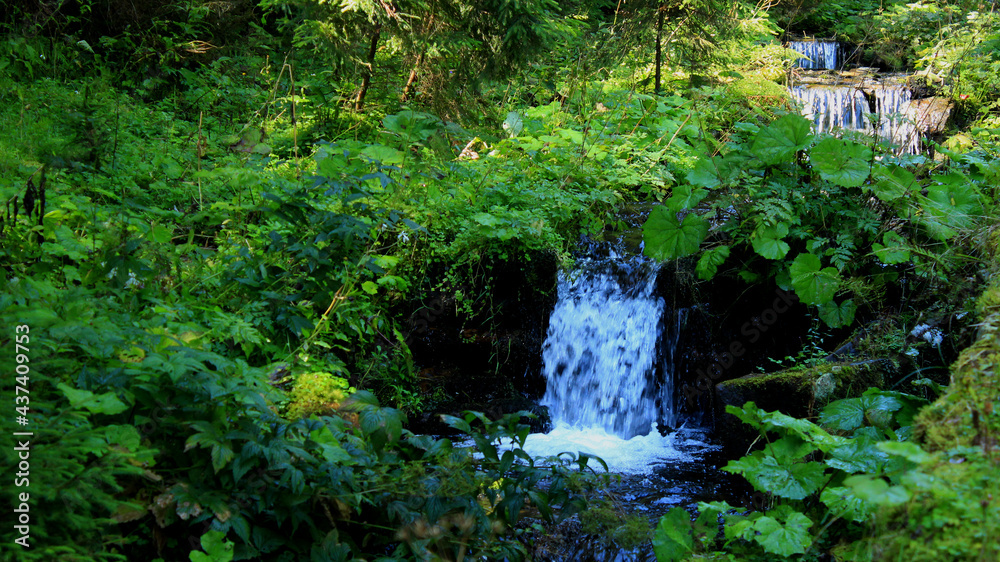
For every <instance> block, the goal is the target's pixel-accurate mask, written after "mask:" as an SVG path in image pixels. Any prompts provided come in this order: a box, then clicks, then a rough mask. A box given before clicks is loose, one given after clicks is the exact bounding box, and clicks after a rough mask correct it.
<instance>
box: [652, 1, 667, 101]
mask: <svg viewBox="0 0 1000 562" xmlns="http://www.w3.org/2000/svg"><path fill="white" fill-rule="evenodd" d="M657 12H659V13H658V14H657V16H656V78H655V79H654V80H653V91H654V92H656V93H660V72H661V70H660V66H661V65H662V64H663V42H662V41H663V16H664V14H665V12H666V10H664V7H663V6H660V8H659V9H658V10H657Z"/></svg>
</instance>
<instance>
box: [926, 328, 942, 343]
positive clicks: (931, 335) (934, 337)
mask: <svg viewBox="0 0 1000 562" xmlns="http://www.w3.org/2000/svg"><path fill="white" fill-rule="evenodd" d="M923 337H924V340H925V341H927V343H929V344H931V345H933V346H934V347H937V346H939V345H941V342H942V341H944V333H943V332H942V331H941V330H938V329H937V328H932V329H930V330H927V331H926V332H924V336H923Z"/></svg>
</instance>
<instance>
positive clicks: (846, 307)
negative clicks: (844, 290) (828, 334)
mask: <svg viewBox="0 0 1000 562" xmlns="http://www.w3.org/2000/svg"><path fill="white" fill-rule="evenodd" d="M856 308H857V307H856V306H855V305H854V301H853V300H852V299H847V300H846V301H844V302H843V303H841V304H837V302H836V301H830V302H827V303H823V304H821V305H820V306H819V317H820V319H821V320H823V321H824V322H826V325H827V326H829V327H831V328H841V327H844V326H850V325H851V324H852V323H853V322H854V311H855V310H856Z"/></svg>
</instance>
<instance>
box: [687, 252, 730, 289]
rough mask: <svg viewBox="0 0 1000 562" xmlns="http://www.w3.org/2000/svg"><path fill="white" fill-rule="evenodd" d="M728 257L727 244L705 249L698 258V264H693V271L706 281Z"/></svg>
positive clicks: (713, 275)
mask: <svg viewBox="0 0 1000 562" xmlns="http://www.w3.org/2000/svg"><path fill="white" fill-rule="evenodd" d="M728 257H729V246H719V247H717V248H712V249H711V250H706V251H705V252H704V253H703V254H702V255H701V257H700V258H698V264H697V265H695V266H694V271H695V273H697V274H698V279H701V280H702V281H708V280H709V279H711V278H713V277H715V274H716V272H718V270H719V266H720V265H722V264H723V262H725V261H726V258H728Z"/></svg>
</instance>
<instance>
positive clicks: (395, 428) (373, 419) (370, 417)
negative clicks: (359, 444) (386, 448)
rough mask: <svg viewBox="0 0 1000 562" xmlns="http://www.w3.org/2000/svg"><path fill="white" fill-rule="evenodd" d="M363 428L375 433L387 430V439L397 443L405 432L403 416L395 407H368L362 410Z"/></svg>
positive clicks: (365, 430) (372, 433) (367, 431)
mask: <svg viewBox="0 0 1000 562" xmlns="http://www.w3.org/2000/svg"><path fill="white" fill-rule="evenodd" d="M360 418H361V430H362V431H364V432H365V433H366V434H369V435H375V434H376V433H378V432H382V431H384V432H385V439H386V441H388V442H389V443H395V442H396V441H398V440H399V438H400V436H401V435H402V433H403V416H402V413H401V412H400V411H399V410H396V409H395V408H366V409H365V410H363V411H362V412H361V415H360Z"/></svg>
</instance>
